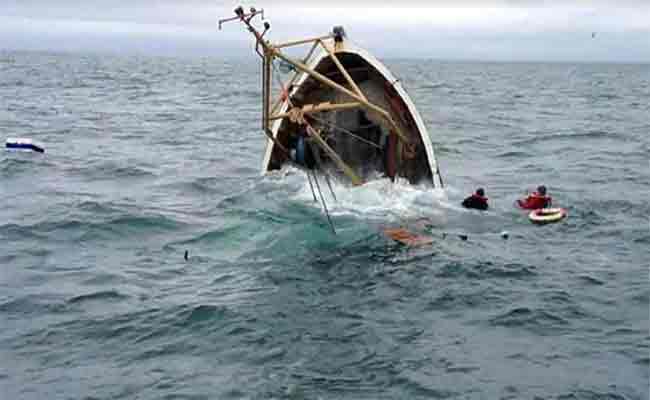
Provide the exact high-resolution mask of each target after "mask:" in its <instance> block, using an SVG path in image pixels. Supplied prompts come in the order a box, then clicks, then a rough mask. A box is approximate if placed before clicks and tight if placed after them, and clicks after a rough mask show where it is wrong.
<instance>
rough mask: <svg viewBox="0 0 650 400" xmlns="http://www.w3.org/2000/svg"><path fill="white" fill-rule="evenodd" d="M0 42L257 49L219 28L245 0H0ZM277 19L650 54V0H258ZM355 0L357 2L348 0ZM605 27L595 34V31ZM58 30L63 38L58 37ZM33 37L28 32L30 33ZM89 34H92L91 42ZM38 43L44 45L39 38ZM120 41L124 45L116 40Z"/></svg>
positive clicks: (394, 43)
mask: <svg viewBox="0 0 650 400" xmlns="http://www.w3.org/2000/svg"><path fill="white" fill-rule="evenodd" d="M3 3H4V4H3V7H2V9H0V47H16V46H17V43H20V45H21V46H27V47H29V46H30V45H29V43H32V47H33V46H35V45H36V44H38V46H40V47H47V46H51V47H52V48H54V49H56V48H57V46H60V41H61V38H64V37H65V38H66V39H67V40H75V41H78V42H79V46H78V47H79V48H80V49H81V50H83V46H84V45H88V46H91V47H92V46H93V43H92V40H90V39H89V38H92V37H95V38H97V39H96V41H109V42H110V41H111V40H115V41H117V40H118V39H119V41H120V43H122V45H121V46H122V47H121V50H122V51H129V50H130V47H129V40H128V39H129V38H133V40H134V43H136V42H137V43H138V45H137V46H134V47H136V48H137V50H138V51H141V50H144V51H146V50H147V46H146V43H147V41H149V43H150V44H151V49H152V51H154V50H156V49H159V48H161V47H163V48H174V49H175V50H176V51H178V52H181V53H182V52H185V51H187V52H195V51H196V52H201V51H206V52H207V51H214V49H221V50H223V49H226V48H227V49H228V51H227V52H225V51H222V53H228V54H232V53H233V52H237V50H236V49H238V48H239V49H241V51H240V53H241V54H244V53H245V52H248V51H249V50H250V46H248V45H247V44H250V42H251V40H252V39H251V37H250V35H248V34H247V32H245V31H244V30H242V29H241V27H239V26H236V24H233V25H227V26H225V27H224V30H222V31H217V20H218V19H219V18H221V17H228V16H232V15H233V9H234V8H235V6H237V5H238V4H239V3H238V2H234V1H217V2H215V1H214V0H130V1H128V2H124V1H115V0H113V1H109V0H86V1H83V2H79V1H76V0H75V1H73V0H57V1H56V3H55V4H52V3H53V2H52V1H46V0H3ZM255 3H256V4H255V5H257V6H258V8H264V9H265V11H266V17H267V18H270V19H271V22H272V30H271V32H270V37H271V38H272V39H273V40H278V41H282V40H285V39H290V38H296V37H302V36H310V35H315V34H321V33H323V32H327V31H329V30H330V29H331V27H332V26H333V25H344V26H345V27H346V29H347V31H348V33H349V34H350V37H351V38H352V39H353V40H355V41H357V42H359V43H360V44H362V45H364V46H366V47H369V48H370V50H371V51H374V52H377V53H379V54H380V55H382V56H388V57H390V56H399V57H407V56H417V57H429V58H488V59H498V60H507V59H513V60H521V59H531V58H534V59H542V60H545V59H548V60H562V59H575V58H578V59H580V60H585V61H589V60H605V61H608V60H609V61H633V60H637V61H646V62H650V46H648V39H647V38H648V37H649V36H650V19H649V18H647V16H648V15H650V2H646V1H633V0H627V1H621V0H619V1H617V2H615V3H612V2H609V1H604V0H594V1H572V2H564V1H560V0H546V1H543V0H539V1H531V0H492V1H471V0H466V1H463V0H458V1H454V2H451V1H405V2H402V3H400V7H395V2H387V1H386V2H381V1H380V2H377V1H373V2H370V1H355V2H350V1H349V0H348V1H342V0H329V1H328V2H327V6H326V7H324V6H322V4H323V3H316V2H313V3H307V5H305V2H296V1H287V0H272V1H263V0H260V1H259V2H255ZM351 4H352V5H351ZM592 32H597V33H598V36H597V37H596V38H595V39H594V40H592V38H591V33H592ZM53 38H56V39H53ZM30 41H31V42H30ZM89 42H90V43H89ZM40 47H39V48H40ZM118 50H119V49H118Z"/></svg>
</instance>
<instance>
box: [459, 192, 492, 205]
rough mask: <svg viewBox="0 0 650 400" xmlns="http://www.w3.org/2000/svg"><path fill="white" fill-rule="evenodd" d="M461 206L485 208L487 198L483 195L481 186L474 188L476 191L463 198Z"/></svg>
mask: <svg viewBox="0 0 650 400" xmlns="http://www.w3.org/2000/svg"><path fill="white" fill-rule="evenodd" d="M462 204H463V207H465V208H473V209H475V210H487V209H488V199H487V197H485V190H483V188H478V189H476V192H475V193H474V194H473V195H471V196H469V197H468V198H466V199H465V200H463V203H462Z"/></svg>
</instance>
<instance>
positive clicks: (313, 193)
mask: <svg viewBox="0 0 650 400" xmlns="http://www.w3.org/2000/svg"><path fill="white" fill-rule="evenodd" d="M306 172H307V181H309V187H310V188H311V195H312V196H314V202H318V199H317V198H316V193H315V192H314V185H313V184H312V183H311V176H309V170H307V171H306Z"/></svg>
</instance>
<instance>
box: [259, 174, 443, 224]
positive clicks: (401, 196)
mask: <svg viewBox="0 0 650 400" xmlns="http://www.w3.org/2000/svg"><path fill="white" fill-rule="evenodd" d="M269 176H270V177H271V179H272V180H273V181H275V182H277V183H279V184H281V185H286V187H287V188H288V190H289V199H291V200H293V201H298V202H301V203H304V204H307V205H309V206H312V207H316V208H319V209H320V208H321V203H320V198H319V201H318V202H314V198H313V195H312V191H311V188H310V185H309V181H308V179H307V175H306V174H305V173H304V172H303V171H301V170H299V169H297V168H295V167H292V166H287V167H283V168H282V169H281V170H280V171H274V172H272V173H271V174H269ZM318 181H319V183H320V188H321V191H322V193H323V197H324V199H325V202H326V203H327V208H328V210H329V212H330V214H331V215H334V216H337V215H352V216H356V217H361V218H364V219H368V218H370V219H377V220H383V221H386V220H388V221H401V220H412V219H417V218H431V219H440V218H442V217H444V214H445V212H444V211H445V209H449V208H455V207H454V206H453V205H451V203H449V201H448V198H447V190H446V189H432V188H431V187H430V186H426V185H411V184H409V183H408V182H407V181H406V180H396V181H395V182H391V180H390V179H388V178H379V177H378V178H376V179H371V180H369V181H368V182H366V183H365V184H363V185H362V186H356V187H355V186H350V185H349V184H345V183H342V182H340V181H338V180H336V179H335V178H334V177H331V178H330V181H331V183H332V189H333V191H334V194H335V196H336V199H335V198H334V196H332V193H331V192H330V189H329V187H328V186H327V183H326V180H325V177H324V176H323V175H322V174H318ZM314 190H316V196H317V197H318V192H317V189H316V186H315V185H314Z"/></svg>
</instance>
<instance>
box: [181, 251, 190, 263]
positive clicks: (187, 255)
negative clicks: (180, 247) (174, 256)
mask: <svg viewBox="0 0 650 400" xmlns="http://www.w3.org/2000/svg"><path fill="white" fill-rule="evenodd" d="M183 258H185V261H187V260H188V259H189V258H190V252H189V251H187V250H185V255H184V256H183Z"/></svg>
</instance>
